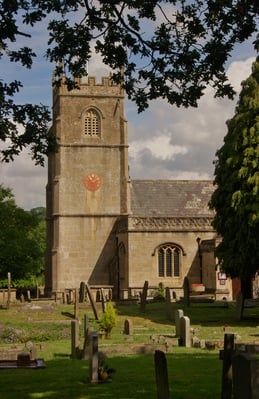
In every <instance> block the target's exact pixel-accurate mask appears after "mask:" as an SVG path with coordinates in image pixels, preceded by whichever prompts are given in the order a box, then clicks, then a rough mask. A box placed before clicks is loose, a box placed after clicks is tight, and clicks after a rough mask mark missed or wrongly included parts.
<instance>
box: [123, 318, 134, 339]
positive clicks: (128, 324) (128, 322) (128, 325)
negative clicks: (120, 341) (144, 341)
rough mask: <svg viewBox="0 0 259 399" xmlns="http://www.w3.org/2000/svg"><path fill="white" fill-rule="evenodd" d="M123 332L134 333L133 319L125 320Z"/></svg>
mask: <svg viewBox="0 0 259 399" xmlns="http://www.w3.org/2000/svg"><path fill="white" fill-rule="evenodd" d="M123 333H124V334H125V335H132V334H133V323H132V320H129V319H127V320H125V322H124V330H123Z"/></svg>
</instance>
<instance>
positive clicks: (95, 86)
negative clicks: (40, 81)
mask: <svg viewBox="0 0 259 399" xmlns="http://www.w3.org/2000/svg"><path fill="white" fill-rule="evenodd" d="M74 82H75V85H76V87H75V89H72V90H69V89H68V87H67V85H66V77H65V75H63V76H62V77H61V81H60V84H59V85H55V77H53V80H52V83H53V96H54V98H55V97H56V96H59V95H70V96H75V95H78V96H85V95H86V96H87V95H91V96H92V95H95V96H100V95H101V96H103V94H104V93H105V96H108V97H109V96H120V97H124V91H123V88H122V86H121V85H120V84H117V83H114V82H113V81H112V78H111V75H109V76H102V77H101V78H100V79H98V78H97V77H96V76H83V77H81V78H75V79H74Z"/></svg>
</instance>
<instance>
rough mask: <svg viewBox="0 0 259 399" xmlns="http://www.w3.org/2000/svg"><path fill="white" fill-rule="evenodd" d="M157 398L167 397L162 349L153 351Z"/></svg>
mask: <svg viewBox="0 0 259 399" xmlns="http://www.w3.org/2000/svg"><path fill="white" fill-rule="evenodd" d="M155 373H156V387H157V399H169V382H168V371H167V362H166V357H165V354H164V352H163V351H160V350H156V351H155Z"/></svg>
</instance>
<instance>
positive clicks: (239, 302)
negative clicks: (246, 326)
mask: <svg viewBox="0 0 259 399" xmlns="http://www.w3.org/2000/svg"><path fill="white" fill-rule="evenodd" d="M243 309H244V295H243V293H242V291H240V292H239V293H238V295H237V299H236V314H235V316H236V317H235V318H236V321H241V320H242V316H243Z"/></svg>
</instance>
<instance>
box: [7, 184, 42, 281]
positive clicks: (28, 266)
mask: <svg viewBox="0 0 259 399" xmlns="http://www.w3.org/2000/svg"><path fill="white" fill-rule="evenodd" d="M45 234H46V233H45V222H44V221H43V220H41V219H40V218H39V217H38V216H37V215H34V214H33V213H31V212H29V211H24V210H23V209H21V208H19V207H17V205H16V204H15V201H14V197H13V195H12V193H11V190H10V189H8V188H5V187H3V186H2V185H0V279H3V280H4V279H6V277H7V273H8V272H11V277H12V280H14V281H16V282H17V280H20V281H21V284H22V280H27V282H32V281H33V280H34V282H35V281H36V277H37V276H40V275H42V273H43V270H44V253H45ZM17 285H18V282H17ZM33 285H35V283H34V284H33Z"/></svg>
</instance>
